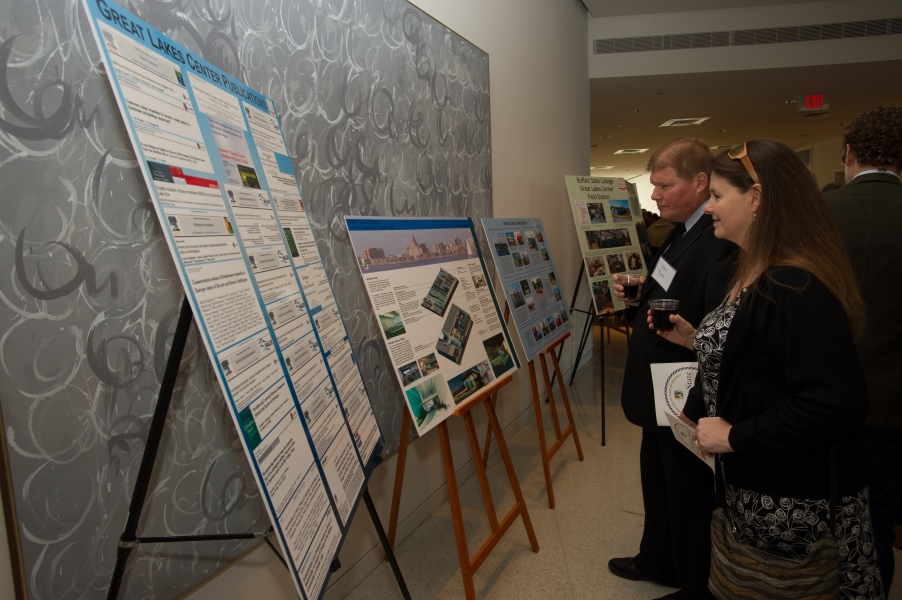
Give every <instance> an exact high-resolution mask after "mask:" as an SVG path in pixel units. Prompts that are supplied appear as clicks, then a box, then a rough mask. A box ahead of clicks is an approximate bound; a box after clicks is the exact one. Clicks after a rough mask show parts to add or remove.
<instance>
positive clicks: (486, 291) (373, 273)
mask: <svg viewBox="0 0 902 600" xmlns="http://www.w3.org/2000/svg"><path fill="white" fill-rule="evenodd" d="M345 223H346V224H347V227H348V233H349V235H350V238H351V243H352V244H353V246H354V253H355V255H356V256H357V266H358V267H359V268H360V272H361V274H362V275H363V281H364V286H365V287H366V290H367V294H368V295H369V299H370V303H371V304H372V306H373V311H374V312H375V314H376V318H377V319H379V324H380V325H381V328H380V329H381V331H382V338H383V340H384V341H385V345H386V347H387V348H388V355H389V356H390V357H391V361H392V368H393V371H394V373H395V376H396V377H397V378H398V383H399V384H400V385H401V389H402V390H403V393H404V399H405V404H406V405H407V409H408V410H409V411H410V415H411V417H412V420H413V423H414V426H415V427H416V430H417V433H419V434H422V433H424V432H426V431H429V430H430V429H432V428H433V427H435V426H436V425H438V424H439V423H441V422H442V421H444V420H445V419H447V418H448V417H449V416H450V415H451V414H453V413H454V411H455V410H456V409H457V407H458V406H459V405H461V404H462V403H464V402H466V400H467V399H468V398H470V397H471V396H473V395H474V394H476V393H477V392H481V391H483V390H488V389H490V388H492V387H494V386H495V385H496V384H497V383H498V381H499V380H500V379H501V378H502V376H507V375H510V374H512V373H513V372H514V371H516V370H517V369H518V368H519V366H520V362H519V359H518V358H517V355H516V353H515V352H514V349H513V345H512V344H511V340H510V336H509V334H508V332H507V327H506V326H505V324H504V322H503V320H502V319H501V314H500V311H499V308H498V302H497V300H496V299H495V294H494V292H493V291H492V288H491V286H490V285H489V276H488V273H487V272H486V269H485V264H484V263H483V261H482V256H481V255H480V252H479V245H478V244H477V242H476V234H475V232H474V231H473V224H472V222H471V221H470V220H469V219H460V218H444V219H439V218H381V217H345Z"/></svg>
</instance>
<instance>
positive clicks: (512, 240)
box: [504, 231, 517, 246]
mask: <svg viewBox="0 0 902 600" xmlns="http://www.w3.org/2000/svg"><path fill="white" fill-rule="evenodd" d="M504 235H505V237H507V245H508V246H516V245H517V237H516V236H515V235H514V232H513V231H508V232H506V233H505V234H504Z"/></svg>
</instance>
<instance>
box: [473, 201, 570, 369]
mask: <svg viewBox="0 0 902 600" xmlns="http://www.w3.org/2000/svg"><path fill="white" fill-rule="evenodd" d="M482 227H483V229H484V230H485V235H486V238H487V239H488V240H489V247H490V248H491V252H492V259H493V260H494V261H495V267H496V268H497V269H498V276H499V278H500V280H501V289H502V290H503V293H504V296H505V301H506V302H507V305H508V306H509V307H510V310H511V315H512V316H513V318H514V325H515V329H516V330H517V333H518V334H519V336H520V343H521V344H522V345H523V349H524V350H525V351H526V359H527V360H533V359H534V358H535V357H536V356H538V355H539V353H540V352H541V351H542V350H544V349H545V348H547V347H548V346H550V345H551V344H553V343H554V342H555V341H556V340H558V339H560V338H561V336H563V335H564V334H566V333H567V332H568V331H570V329H571V327H572V325H571V323H570V307H569V305H568V304H567V298H566V297H565V296H564V293H563V290H561V285H560V282H559V281H558V277H557V268H556V267H555V265H554V259H553V257H552V256H551V246H550V245H549V244H548V239H547V235H548V234H547V233H546V232H545V227H544V226H543V225H542V220H541V219H510V218H508V219H482Z"/></svg>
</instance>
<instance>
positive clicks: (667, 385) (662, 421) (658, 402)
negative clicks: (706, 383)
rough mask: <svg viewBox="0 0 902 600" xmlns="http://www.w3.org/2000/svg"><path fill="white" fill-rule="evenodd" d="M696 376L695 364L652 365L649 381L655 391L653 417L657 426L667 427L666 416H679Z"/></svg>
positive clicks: (696, 367)
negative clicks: (654, 416)
mask: <svg viewBox="0 0 902 600" xmlns="http://www.w3.org/2000/svg"><path fill="white" fill-rule="evenodd" d="M697 376H698V363H697V362H684V363H652V364H651V381H652V384H653V385H654V390H655V415H656V416H657V419H658V425H660V426H661V427H668V426H669V425H670V423H669V422H668V420H667V417H666V415H673V416H674V417H679V416H680V411H682V410H683V405H684V404H686V398H687V396H688V395H689V390H690V389H691V388H692V386H693V385H695V380H696V377H697Z"/></svg>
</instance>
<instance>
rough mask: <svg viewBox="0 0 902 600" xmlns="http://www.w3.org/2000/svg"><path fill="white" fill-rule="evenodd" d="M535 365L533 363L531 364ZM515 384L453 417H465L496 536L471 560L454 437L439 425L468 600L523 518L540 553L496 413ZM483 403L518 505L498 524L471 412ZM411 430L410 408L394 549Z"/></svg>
mask: <svg viewBox="0 0 902 600" xmlns="http://www.w3.org/2000/svg"><path fill="white" fill-rule="evenodd" d="M531 364H532V363H530V365H531ZM511 381H513V375H508V376H507V377H505V378H504V379H502V380H501V381H500V382H498V384H497V385H496V386H494V387H493V388H492V389H491V390H487V391H485V392H482V393H479V394H476V395H475V396H474V397H473V398H471V399H469V400H468V401H467V402H465V403H464V404H462V405H461V406H459V407H458V408H457V410H456V411H454V413H453V416H456V417H463V420H464V427H465V428H466V430H467V438H468V439H469V440H470V450H471V451H472V453H473V463H474V464H475V466H476V476H477V477H478V479H479V487H480V489H481V490H482V501H483V503H484V504H485V510H486V513H487V514H488V517H489V527H490V528H491V530H492V533H491V534H490V535H489V539H487V540H486V541H485V543H483V544H482V546H481V547H480V548H479V550H478V551H477V552H476V556H474V557H473V559H472V560H471V559H470V550H469V548H468V547H467V534H466V531H465V530H464V518H463V514H462V512H461V507H460V495H459V494H458V491H457V475H456V473H455V471H454V458H453V457H452V455H451V437H450V436H449V435H448V421H447V419H446V420H444V421H442V422H441V423H439V425H438V435H439V440H440V443H441V446H442V461H443V462H444V465H445V479H446V480H447V482H448V499H449V501H450V502H451V516H452V518H453V520H454V535H455V537H456V538H457V553H458V555H459V557H460V570H461V573H462V574H463V578H464V592H465V593H466V597H467V600H475V598H476V589H475V588H474V586H473V574H474V573H476V570H477V569H479V567H480V566H481V565H482V563H483V562H484V561H485V559H486V558H487V557H488V555H489V554H490V553H491V551H492V550H493V549H494V548H495V546H496V545H497V544H498V542H499V541H500V540H501V538H502V536H504V534H505V533H506V532H507V530H508V529H510V526H511V525H512V524H513V522H514V521H515V520H516V519H517V517H522V518H523V526H524V527H525V528H526V535H527V537H529V545H530V546H531V547H532V551H533V552H538V551H539V542H538V540H537V539H536V534H535V531H533V528H532V521H530V520H529V513H528V512H527V510H526V502H525V501H524V500H523V493H522V492H521V491H520V483H519V482H518V481H517V473H516V472H515V471H514V463H513V462H512V461H511V457H510V453H509V452H508V449H507V443H506V442H505V441H504V433H503V432H502V431H501V424H500V423H499V422H498V415H497V414H495V397H496V394H497V393H498V390H499V389H501V388H502V387H504V386H505V385H507V384H508V383H510V382H511ZM479 404H485V409H486V412H487V413H488V416H489V427H490V430H491V431H494V432H495V439H496V440H497V441H498V451H499V453H500V454H501V458H502V460H503V461H504V467H505V469H506V470H507V477H508V479H509V480H510V484H511V488H513V491H514V498H515V499H516V502H515V503H514V506H513V508H511V509H510V512H508V513H507V515H506V516H505V517H504V518H503V519H502V520H501V522H499V521H498V516H497V514H496V513H495V502H494V500H493V499H492V490H491V488H489V480H488V477H487V476H486V472H485V469H486V465H485V462H484V461H483V460H481V459H480V458H481V457H480V451H479V440H478V439H477V437H476V426H475V425H474V424H473V415H472V414H471V411H472V410H473V408H475V407H476V406H477V405H479ZM409 431H410V411H408V410H407V409H406V408H405V410H404V416H403V417H402V419H401V436H402V437H401V445H400V448H399V449H398V462H397V466H396V468H395V487H394V492H393V493H392V503H391V517H390V519H389V525H388V543H389V545H391V547H392V548H394V546H395V534H396V533H397V530H398V510H399V508H400V505H401V489H402V487H403V485H404V464H405V463H406V462H407V446H408V444H409V442H408V432H409Z"/></svg>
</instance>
